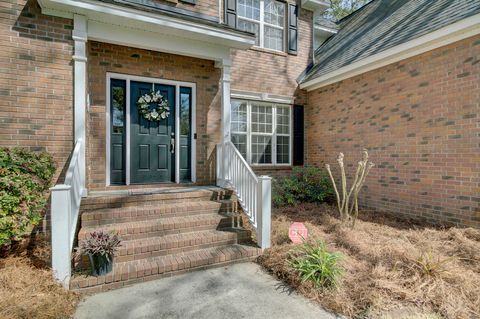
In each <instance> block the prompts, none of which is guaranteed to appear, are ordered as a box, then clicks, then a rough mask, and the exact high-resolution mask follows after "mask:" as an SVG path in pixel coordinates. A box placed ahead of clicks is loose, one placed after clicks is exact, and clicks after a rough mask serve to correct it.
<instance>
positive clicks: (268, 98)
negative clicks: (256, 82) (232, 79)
mask: <svg viewBox="0 0 480 319" xmlns="http://www.w3.org/2000/svg"><path fill="white" fill-rule="evenodd" d="M230 97H231V98H232V99H240V100H253V101H263V102H272V103H281V104H293V102H294V100H295V98H294V97H293V96H287V95H277V94H269V93H260V92H250V91H242V90H234V89H232V90H230Z"/></svg>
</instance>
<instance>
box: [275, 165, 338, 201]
mask: <svg viewBox="0 0 480 319" xmlns="http://www.w3.org/2000/svg"><path fill="white" fill-rule="evenodd" d="M272 193H273V194H272V197H273V204H274V205H275V206H277V207H280V206H287V205H295V204H298V203H315V202H318V203H320V202H324V201H328V200H331V199H332V198H333V194H334V193H333V187H332V183H331V182H330V180H329V177H328V174H327V173H326V172H324V171H322V170H320V169H319V168H317V167H315V166H305V167H295V168H293V170H292V173H291V174H290V175H289V176H287V177H283V178H279V179H276V180H274V182H273V192H272Z"/></svg>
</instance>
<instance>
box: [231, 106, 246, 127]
mask: <svg viewBox="0 0 480 319" xmlns="http://www.w3.org/2000/svg"><path fill="white" fill-rule="evenodd" d="M231 130H232V132H243V133H246V132H247V104H246V103H245V102H241V103H239V102H235V101H234V102H232V124H231Z"/></svg>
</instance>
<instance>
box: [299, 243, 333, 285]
mask: <svg viewBox="0 0 480 319" xmlns="http://www.w3.org/2000/svg"><path fill="white" fill-rule="evenodd" d="M295 255H296V256H293V258H292V260H291V261H290V265H291V267H292V268H293V269H294V270H295V271H296V272H298V274H299V275H300V277H301V278H302V281H311V282H312V283H313V284H314V285H315V287H316V288H334V287H335V286H336V285H337V283H338V279H339V277H340V276H341V274H342V268H341V267H340V265H339V264H338V262H339V260H340V259H341V255H340V254H339V253H336V252H329V251H328V250H327V247H326V245H325V243H324V242H323V241H321V240H318V241H316V242H313V243H309V242H304V243H303V245H302V246H301V248H300V249H299V250H298V251H296V252H295Z"/></svg>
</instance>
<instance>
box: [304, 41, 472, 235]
mask: <svg viewBox="0 0 480 319" xmlns="http://www.w3.org/2000/svg"><path fill="white" fill-rule="evenodd" d="M308 101H309V103H308V107H307V109H306V116H305V119H306V120H307V121H308V122H307V124H306V130H307V137H308V138H307V149H308V156H307V160H308V163H309V164H315V165H318V166H323V165H324V163H326V162H327V163H331V164H335V163H336V162H335V158H336V156H337V154H338V152H344V153H345V157H346V160H347V162H348V164H349V167H348V169H349V170H350V171H353V170H354V169H355V168H354V163H356V162H357V161H358V160H359V159H360V157H361V149H362V148H363V147H366V148H367V149H368V150H369V151H370V155H371V159H372V161H373V162H375V163H376V164H377V165H376V167H374V168H373V169H372V171H371V174H370V176H369V177H368V180H367V183H366V185H367V187H366V188H365V189H364V190H363V191H362V192H363V195H362V203H363V204H364V205H366V206H369V207H371V208H375V209H378V210H381V211H386V212H393V213H397V214H403V215H407V216H410V217H420V218H422V219H426V220H428V221H432V222H435V221H440V222H446V223H453V224H457V225H465V226H477V227H478V226H480V117H479V111H480V36H476V37H473V38H469V39H467V40H463V41H460V42H457V43H453V44H451V45H448V46H445V47H442V48H439V49H436V50H433V51H430V52H427V53H424V54H422V55H419V56H416V57H412V58H410V59H407V60H404V61H401V62H398V63H395V64H391V65H388V66H386V67H383V68H380V69H377V70H374V71H371V72H368V73H365V74H362V75H359V76H356V77H353V78H350V79H347V80H344V81H341V82H339V83H336V84H332V85H329V86H327V87H324V88H320V89H317V90H314V91H312V92H310V93H309V95H308ZM332 166H336V165H332Z"/></svg>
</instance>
